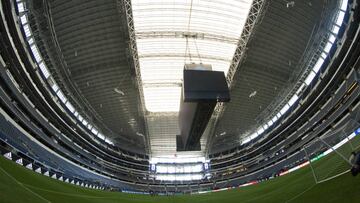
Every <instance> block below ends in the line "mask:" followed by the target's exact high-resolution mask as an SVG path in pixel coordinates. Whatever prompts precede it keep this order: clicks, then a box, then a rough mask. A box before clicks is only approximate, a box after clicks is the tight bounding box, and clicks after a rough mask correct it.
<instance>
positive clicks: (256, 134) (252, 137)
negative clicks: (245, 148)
mask: <svg viewBox="0 0 360 203" xmlns="http://www.w3.org/2000/svg"><path fill="white" fill-rule="evenodd" d="M257 136H259V134H258V133H257V132H255V133H253V134H251V135H249V138H250V139H251V140H253V139H255V138H257Z"/></svg>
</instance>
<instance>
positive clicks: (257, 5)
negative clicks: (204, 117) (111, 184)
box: [206, 0, 266, 155]
mask: <svg viewBox="0 0 360 203" xmlns="http://www.w3.org/2000/svg"><path fill="white" fill-rule="evenodd" d="M265 2H266V0H254V1H253V3H252V5H251V8H250V12H249V15H248V17H247V19H246V23H245V26H244V29H243V31H242V33H241V37H240V40H239V42H238V44H237V47H236V51H235V54H234V57H233V59H232V62H231V65H230V68H229V71H228V73H227V76H226V82H227V84H228V86H229V89H230V90H231V88H232V85H233V79H234V76H235V73H236V71H237V69H238V66H239V64H240V63H241V61H242V60H243V58H244V53H245V52H246V45H247V43H248V41H249V39H250V35H251V34H252V32H253V29H254V27H255V24H256V23H257V22H258V20H259V19H260V16H261V14H263V11H264V10H265V9H264V8H265ZM224 110H225V106H224V103H218V104H217V105H216V106H215V109H214V112H213V115H212V118H213V119H214V125H212V126H210V128H211V129H210V133H209V135H208V137H207V138H206V139H207V140H206V155H208V153H209V151H210V147H211V145H212V140H213V139H212V138H213V134H214V131H215V128H216V126H217V123H218V120H219V118H220V117H221V115H222V113H223V112H224ZM208 127H209V126H208Z"/></svg>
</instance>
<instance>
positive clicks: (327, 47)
mask: <svg viewBox="0 0 360 203" xmlns="http://www.w3.org/2000/svg"><path fill="white" fill-rule="evenodd" d="M331 47H332V43H331V42H327V43H326V45H325V48H324V51H325V52H326V53H329V51H330V49H331Z"/></svg>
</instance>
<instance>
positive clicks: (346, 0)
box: [340, 0, 348, 11]
mask: <svg viewBox="0 0 360 203" xmlns="http://www.w3.org/2000/svg"><path fill="white" fill-rule="evenodd" d="M347 5H348V0H342V1H341V6H340V9H341V10H343V11H346V9H347Z"/></svg>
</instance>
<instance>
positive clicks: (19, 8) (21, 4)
mask: <svg viewBox="0 0 360 203" xmlns="http://www.w3.org/2000/svg"><path fill="white" fill-rule="evenodd" d="M17 7H18V11H19V13H21V12H24V11H25V7H24V3H23V2H20V3H18V4H17Z"/></svg>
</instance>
